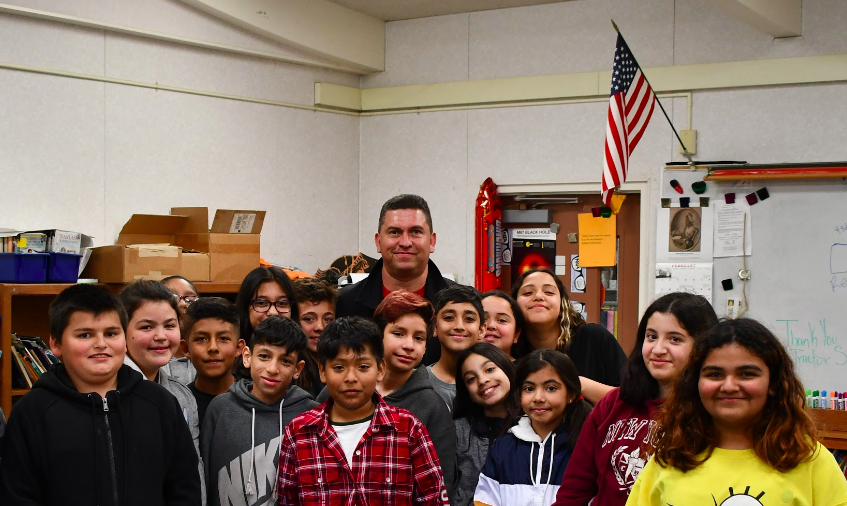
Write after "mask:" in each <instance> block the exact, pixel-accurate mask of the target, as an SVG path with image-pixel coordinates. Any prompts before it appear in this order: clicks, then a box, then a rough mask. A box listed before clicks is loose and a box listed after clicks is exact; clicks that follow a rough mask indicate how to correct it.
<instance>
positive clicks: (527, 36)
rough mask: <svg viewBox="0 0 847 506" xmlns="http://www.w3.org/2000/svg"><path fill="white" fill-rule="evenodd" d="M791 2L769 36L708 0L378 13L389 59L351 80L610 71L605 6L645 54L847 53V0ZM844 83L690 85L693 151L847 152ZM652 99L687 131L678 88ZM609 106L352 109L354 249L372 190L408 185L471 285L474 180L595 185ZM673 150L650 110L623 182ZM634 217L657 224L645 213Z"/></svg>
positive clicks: (444, 257)
mask: <svg viewBox="0 0 847 506" xmlns="http://www.w3.org/2000/svg"><path fill="white" fill-rule="evenodd" d="M803 9H804V11H803V23H804V26H803V34H804V35H803V36H802V37H797V38H792V39H781V40H774V39H772V38H770V37H769V36H768V35H766V34H764V33H761V32H757V31H755V30H754V29H752V28H750V27H748V26H747V25H744V24H743V23H741V22H739V21H737V20H735V19H733V18H731V17H729V16H727V15H726V14H724V13H723V12H722V11H720V10H718V9H717V8H715V7H714V6H712V5H711V4H709V2H707V1H705V0H640V1H638V2H631V1H626V0H591V1H587V0H577V1H572V2H562V3H558V4H549V5H543V6H538V7H525V8H516V9H505V10H499V11H488V12H479V13H472V14H462V15H451V16H444V17H440V18H427V19H421V20H411V21H398V22H393V23H388V25H387V32H386V40H387V48H386V60H387V61H386V72H384V73H382V74H378V75H373V76H367V77H364V78H362V86H363V87H382V86H400V85H406V84H423V83H433V82H448V81H461V80H469V79H470V80H474V79H489V78H501V77H520V76H532V75H540V74H559V73H570V72H585V71H597V70H609V69H610V66H611V61H612V56H613V53H614V41H615V32H614V30H613V29H612V27H611V24H610V23H609V19H610V18H614V19H615V21H616V22H617V23H618V26H619V27H620V28H621V30H622V31H623V33H624V35H625V36H626V38H627V41H628V43H629V44H630V47H631V48H632V50H633V51H634V52H635V55H636V57H637V58H638V59H639V62H640V63H641V64H642V65H643V66H644V67H651V66H660V65H672V64H674V65H683V64H693V63H707V62H725V61H738V60H749V59H766V58H778V57H788V56H811V55H823V54H835V53H845V52H847V38H845V37H843V36H842V30H841V29H840V28H839V27H840V26H844V24H845V23H847V3H845V2H843V1H841V0H807V1H806V2H804V6H803ZM648 78H649V75H648ZM845 96H847V85H845V84H824V85H808V86H784V87H770V88H761V89H745V90H722V91H710V92H696V93H694V94H693V114H692V122H693V124H692V128H694V129H696V130H697V137H698V139H697V140H698V152H697V155H696V156H695V158H696V159H699V160H727V159H733V160H747V161H749V162H751V163H776V162H814V161H838V160H847V142H846V141H847V129H844V128H843V126H842V123H843V118H844V117H845V116H847V101H845V100H844V97H845ZM663 103H664V105H665V108H666V109H667V110H668V114H670V115H671V117H672V118H673V120H674V123H675V125H676V126H677V128H679V129H685V128H687V127H688V125H687V122H688V113H687V101H686V100H685V99H683V98H676V99H665V100H663ZM606 110H607V105H606V104H604V103H582V104H570V105H545V106H532V107H516V108H503V109H487V110H486V109H482V110H470V111H451V112H428V113H418V114H399V115H391V116H379V117H363V118H361V141H360V142H361V159H360V171H361V181H362V190H361V192H360V204H359V209H360V210H359V213H360V230H361V232H360V236H359V241H360V245H361V249H362V251H363V252H365V253H367V254H375V251H376V250H375V248H374V245H373V232H374V228H375V227H376V217H377V212H378V210H379V207H380V205H381V204H382V202H383V201H384V200H386V199H387V198H388V197H390V196H392V195H394V194H397V193H400V192H417V193H420V194H421V195H422V196H424V197H425V198H427V199H428V200H429V202H430V206H431V208H432V211H433V215H434V219H435V230H436V232H437V233H438V245H437V248H436V253H435V255H434V256H433V259H434V260H435V261H436V263H437V264H438V265H439V267H440V268H441V270H442V271H445V272H451V273H455V274H457V275H458V277H459V279H460V281H462V282H465V283H472V282H473V266H474V263H473V254H474V252H473V233H474V222H473V214H472V206H473V204H474V201H475V197H476V194H477V191H478V188H479V185H480V184H481V183H482V181H483V180H484V179H485V178H486V177H488V176H491V177H492V178H493V179H494V181H495V182H497V183H498V184H510V185H512V184H529V183H549V184H563V183H584V182H595V183H596V184H597V186H598V191H599V180H600V173H601V170H602V160H603V159H602V156H603V142H604V135H605V122H606ZM680 160H682V157H681V155H679V154H678V153H677V146H676V142H675V140H674V138H673V134H672V133H671V130H670V128H669V127H668V124H667V122H666V121H665V119H664V117H663V116H662V114H661V111H659V110H658V108H657V110H656V112H655V113H654V116H653V119H652V122H651V124H650V127H649V128H648V129H647V132H646V134H645V137H644V138H643V139H642V141H641V143H640V144H639V146H638V147H637V148H636V150H635V153H634V154H633V156H632V158H631V159H630V163H631V169H630V170H631V172H630V179H631V180H640V181H651V183H652V184H655V182H656V180H657V179H659V175H660V170H661V168H662V167H663V165H664V163H665V162H668V161H680ZM654 196H655V197H658V195H654ZM651 216H652V213H651ZM645 226H648V227H650V229H651V230H655V223H652V222H650V223H645ZM653 248H654V247H653V246H652V245H651V249H653Z"/></svg>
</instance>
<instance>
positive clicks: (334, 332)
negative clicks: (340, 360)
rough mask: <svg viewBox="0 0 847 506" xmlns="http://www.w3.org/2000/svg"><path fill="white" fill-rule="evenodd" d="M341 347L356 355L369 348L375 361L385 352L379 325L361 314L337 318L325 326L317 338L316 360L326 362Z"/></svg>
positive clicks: (335, 355)
mask: <svg viewBox="0 0 847 506" xmlns="http://www.w3.org/2000/svg"><path fill="white" fill-rule="evenodd" d="M342 348H347V349H349V350H351V351H352V352H353V353H356V354H357V355H360V354H362V353H364V352H365V348H370V351H371V353H372V354H373V356H374V358H376V361H377V362H380V361H382V357H383V355H384V354H385V350H384V348H383V346H382V332H380V331H379V327H377V326H376V324H375V323H374V322H372V321H370V320H368V319H367V318H362V317H361V316H347V317H344V318H339V319H337V320H335V321H333V322H332V323H330V324H329V325H327V326H326V328H325V329H324V331H323V332H321V337H320V339H318V362H320V363H321V364H326V362H327V360H332V359H334V358H335V357H337V356H338V354H339V352H340V351H341V349H342Z"/></svg>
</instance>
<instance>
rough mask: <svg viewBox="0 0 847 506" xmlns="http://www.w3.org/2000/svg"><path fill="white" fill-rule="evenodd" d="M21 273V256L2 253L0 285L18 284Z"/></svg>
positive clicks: (0, 259)
mask: <svg viewBox="0 0 847 506" xmlns="http://www.w3.org/2000/svg"><path fill="white" fill-rule="evenodd" d="M20 271H21V255H19V254H17V253H0V283H17V281H18V275H19V273H20Z"/></svg>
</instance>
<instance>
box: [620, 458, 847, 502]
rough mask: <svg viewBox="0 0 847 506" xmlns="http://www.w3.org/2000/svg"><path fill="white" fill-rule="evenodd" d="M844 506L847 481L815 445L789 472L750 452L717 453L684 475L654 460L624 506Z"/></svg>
mask: <svg viewBox="0 0 847 506" xmlns="http://www.w3.org/2000/svg"><path fill="white" fill-rule="evenodd" d="M813 505H814V506H842V505H847V479H845V478H844V474H843V473H842V472H841V470H840V469H839V468H838V464H837V463H836V462H835V458H834V457H833V456H832V453H830V452H829V451H828V450H827V449H826V448H824V447H823V446H821V445H820V444H818V447H817V450H816V452H815V455H814V458H812V459H811V460H810V461H808V462H803V463H801V464H800V465H799V466H797V467H795V468H794V469H792V470H791V471H789V472H787V473H781V472H779V471H777V470H775V469H773V468H772V467H770V466H769V465H767V464H766V463H765V462H762V461H761V460H759V458H758V457H756V454H754V453H753V451H752V450H723V449H720V448H715V451H714V453H712V456H711V457H710V458H709V459H708V460H707V461H706V462H704V463H703V464H702V465H700V466H699V467H697V468H695V469H692V470H691V471H688V472H687V473H683V472H682V471H680V470H679V469H676V468H673V467H661V466H660V465H658V464H657V463H656V461H655V460H653V459H651V460H650V462H648V463H647V465H646V466H645V467H644V469H643V470H642V471H641V474H640V475H639V476H638V480H636V482H635V485H633V487H632V491H631V492H630V494H629V499H628V500H627V501H626V506H813Z"/></svg>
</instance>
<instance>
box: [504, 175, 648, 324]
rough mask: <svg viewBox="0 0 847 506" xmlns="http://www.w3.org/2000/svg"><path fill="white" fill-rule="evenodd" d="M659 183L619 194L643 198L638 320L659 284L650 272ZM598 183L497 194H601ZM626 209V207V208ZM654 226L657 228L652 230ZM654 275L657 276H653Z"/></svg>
mask: <svg viewBox="0 0 847 506" xmlns="http://www.w3.org/2000/svg"><path fill="white" fill-rule="evenodd" d="M656 184H657V183H656V181H655V180H645V181H627V182H626V183H624V184H622V185H621V187H620V190H619V192H618V193H623V194H626V193H638V194H640V195H641V220H640V221H641V227H640V228H641V230H640V233H639V238H638V247H639V255H638V319H639V320H640V319H641V315H643V314H644V311H645V310H646V309H647V306H648V305H649V304H650V302H652V300H653V295H652V292H653V290H654V287H655V285H654V283H655V272H653V269H650V262H651V259H650V256H651V254H653V255H654V254H655V251H654V249H655V248H654V247H653V245H652V241H651V239H650V238H651V237H655V233H656V231H655V228H656V227H655V221H656V220H655V216H652V215H653V213H654V212H655V207H656V206H654V205H650V202H654V201H655V199H654V198H653V193H654V192H658V188H656V187H655V186H656ZM599 186H600V184H599V183H598V182H597V181H591V182H583V183H547V184H504V185H497V191H498V193H499V194H500V195H503V196H515V195H520V194H525V193H532V194H553V193H555V194H557V195H558V194H569V195H578V194H589V193H590V194H596V193H599V190H598V187H599ZM624 205H626V204H624ZM651 223H652V224H653V225H652V226H651ZM650 273H652V274H653V276H650V275H649V274H650Z"/></svg>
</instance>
